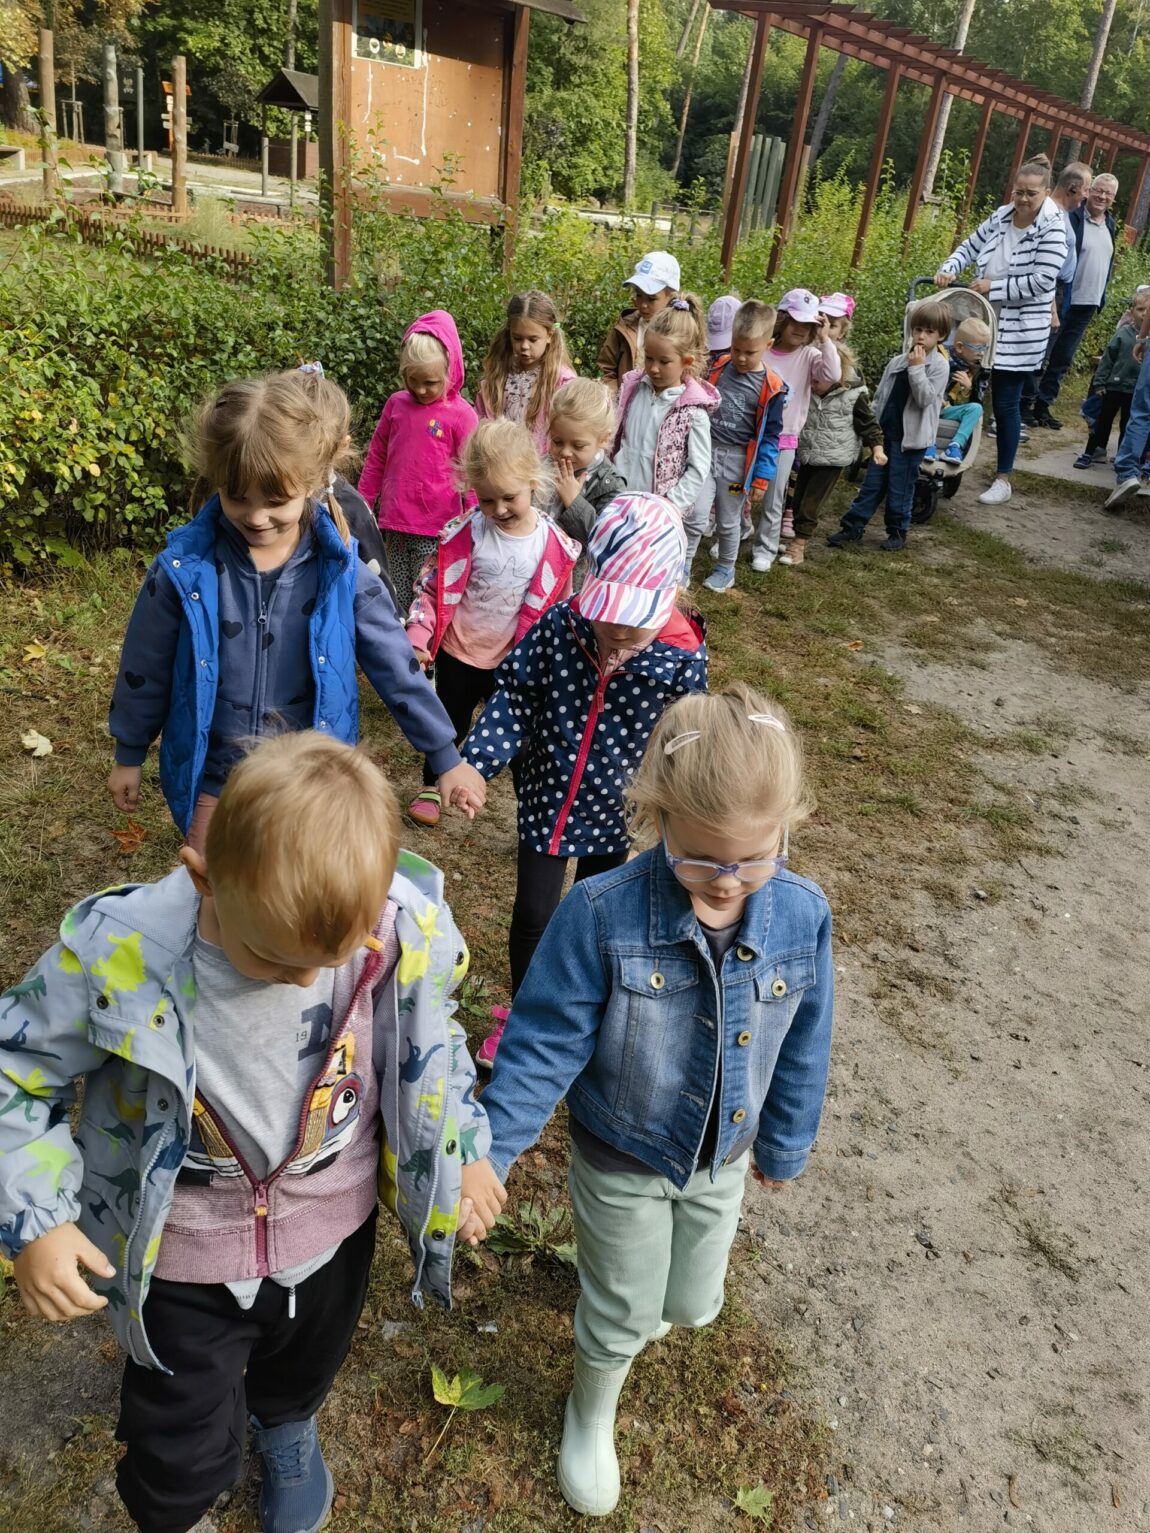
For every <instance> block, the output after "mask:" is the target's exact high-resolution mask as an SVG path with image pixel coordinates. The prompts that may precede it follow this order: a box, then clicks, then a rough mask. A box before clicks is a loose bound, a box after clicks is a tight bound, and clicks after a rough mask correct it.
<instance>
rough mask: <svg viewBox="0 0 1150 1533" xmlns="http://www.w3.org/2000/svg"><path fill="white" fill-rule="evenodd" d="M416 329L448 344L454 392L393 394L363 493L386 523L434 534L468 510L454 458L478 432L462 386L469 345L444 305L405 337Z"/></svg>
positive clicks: (393, 529) (449, 389)
mask: <svg viewBox="0 0 1150 1533" xmlns="http://www.w3.org/2000/svg"><path fill="white" fill-rule="evenodd" d="M415 331H422V332H425V333H426V334H428V335H433V336H434V337H435V338H436V340H437V341H439V342H441V343H442V345H443V347H444V348H445V350H446V352H447V392H446V393H445V394H444V396H443V398H442V399H438V400H436V402H435V403H434V404H431V405H421V404H419V403H417V401H416V400H415V399H414V398H413V397H412V395H411V394H409V393H408V391H407V390H406V389H400V390H399V391H398V392H397V393H395V394H393V395H392V396H391V398H390V399H389V400H388V401H387V403H386V404H385V405H384V407H383V414H382V415H381V416H380V418H379V425H378V426H377V427H376V428H375V435H374V436H373V437H372V439H371V446H370V447H369V448H368V451H367V460H366V462H365V463H364V465H363V472H362V473H361V474H360V476H359V493H360V494H361V495H362V496H363V497H364V499H365V500H366V501H367V503H368V505H370V506H371V507H373V508H374V507H375V505H376V502H377V501H378V502H379V509H378V516H379V525H380V526H381V527H384V528H387V529H388V530H389V531H391V532H410V533H415V534H416V535H417V536H418V537H423V538H434V537H438V535H439V533H440V531H441V530H442V528H443V526H444V524H445V523H447V522H449V521H450V520H451V519H452V517H454V516H458V515H459V513H460V512H461V511H462V509H463V498H462V496H461V495H460V493H459V486H458V484H457V483H456V475H455V462H454V460H455V459H456V458H457V457H458V455H459V451H460V448H462V446H463V444H464V442H466V440H467V438H468V437H469V436H470V435H471V433H472V432H473V431H474V430H475V421H476V415H475V411H474V410H473V409H472V407H471V405H469V404H468V402H467V400H466V399H464V398H463V396H462V395H461V394H460V392H459V390H460V389H461V388H462V386H463V347H462V346H461V345H460V343H459V331H458V330H457V329H456V328H455V321H454V320H453V319H452V317H451V315H450V314H448V313H447V311H446V310H445V309H433V310H432V311H431V313H430V314H423V315H421V316H420V318H419V319H417V320H416V321H415V323H414V324H413V325H410V326H409V327H408V329H407V331H406V332H405V333H404V337H403V338H404V340H405V341H406V340H407V337H408V336H409V335H411V334H413V333H414V332H415Z"/></svg>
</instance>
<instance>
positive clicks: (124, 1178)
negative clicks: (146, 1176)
mask: <svg viewBox="0 0 1150 1533" xmlns="http://www.w3.org/2000/svg"><path fill="white" fill-rule="evenodd" d="M88 1175H89V1176H96V1177H99V1179H100V1181H102V1182H107V1184H108V1186H109V1187H114V1188H115V1189H116V1207H117V1208H119V1207H120V1204H121V1203H122V1202H123V1201H124V1199H125V1198H134V1197H136V1196H137V1195H138V1193H139V1191H140V1173H139V1172H138V1171H137V1170H136V1169H135V1168H134V1167H133V1166H129V1167H128V1168H127V1169H126V1170H124V1171H117V1172H116V1174H115V1176H105V1175H104V1173H103V1172H102V1171H93V1170H91V1169H90V1170H89V1172H88Z"/></svg>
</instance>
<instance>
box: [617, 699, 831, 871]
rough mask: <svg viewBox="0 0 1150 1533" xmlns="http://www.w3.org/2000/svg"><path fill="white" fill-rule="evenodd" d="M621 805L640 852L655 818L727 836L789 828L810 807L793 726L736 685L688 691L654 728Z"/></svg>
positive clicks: (650, 839)
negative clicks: (672, 818)
mask: <svg viewBox="0 0 1150 1533" xmlns="http://www.w3.org/2000/svg"><path fill="white" fill-rule="evenodd" d="M755 719H760V720H761V719H773V720H774V721H775V722H774V723H773V724H771V723H761V722H755ZM684 736H690V737H691V738H688V739H683V737H684ZM678 740H681V741H682V743H681V744H678V745H676V744H675V742H676V741H678ZM669 745H670V746H674V749H671V750H668V749H667V747H668V746H669ZM624 801H625V803H626V806H627V817H628V824H629V826H630V830H631V835H632V837H633V838H634V839H635V841H636V842H638V844H639V845H642V846H650V845H653V844H654V843H655V842H656V841H657V840H658V839H659V835H660V827H659V819H660V816H662V815H668V814H674V815H680V816H682V817H683V818H684V819H688V820H695V821H697V822H698V823H699V824H700V825H706V826H707V827H708V828H709V829H711V830H717V831H730V830H734V829H735V828H736V827H738V828H740V829H743V828H746V827H747V826H748V825H751V824H764V825H795V824H797V823H798V822H799V821H800V820H804V819H806V817H807V815H809V814H810V812H811V810H812V809H813V808H814V800H813V799H812V798H811V797H810V796H809V794H808V791H807V786H806V782H805V778H804V771H803V749H802V744H801V742H800V740H799V737H798V735H797V734H796V733H795V730H794V726H793V725H792V724H791V722H790V720H789V719H788V717H787V715H786V713H785V712H784V711H783V710H782V708H780V707H779V705H778V704H777V703H774V702H771V701H770V699H769V698H767V697H765V696H764V695H763V694H762V693H761V692H756V691H754V690H753V689H752V688H751V687H748V686H747V685H746V683H745V682H741V681H737V682H732V684H731V685H730V686H729V687H728V688H727V690H726V691H725V692H710V693H705V692H693V693H689V694H688V695H687V696H686V697H681V698H679V700H678V701H677V702H674V703H672V704H671V706H670V707H669V708H668V709H667V711H666V712H665V713H664V714H663V717H662V718H661V719H660V720H659V722H658V724H656V725H655V728H654V731H653V732H652V735H651V739H650V743H649V744H648V746H647V750H646V753H645V754H644V756H643V760H642V762H641V763H640V766H639V770H638V772H636V774H635V777H634V780H633V781H632V783H631V785H630V787H629V788H627V789H626V790H625V792H624Z"/></svg>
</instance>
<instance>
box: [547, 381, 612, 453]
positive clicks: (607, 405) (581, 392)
mask: <svg viewBox="0 0 1150 1533" xmlns="http://www.w3.org/2000/svg"><path fill="white" fill-rule="evenodd" d="M560 418H562V419H563V420H569V421H579V422H580V424H582V425H584V426H586V427H587V430H588V431H589V432H590V433H591V435H592V436H593V437H594V438H595V440H596V441H597V442H602V441H605V440H606V439H607V438H608V437H610V436H611V435H612V434H613V433H614V430H615V404H614V401H613V400H612V398H611V391H610V389H609V388H608V387H607V385H606V384H605V383H600V382H599V380H598V379H597V378H572V379H571V382H570V383H565V384H564V385H563V387H562V388H561V389H560V390H559V392H558V393H557V394H556V395H555V398H554V399H553V400H552V401H551V419H550V422H549V424H550V425H551V426H552V427H554V425H555V422H556V421H557V420H559V419H560Z"/></svg>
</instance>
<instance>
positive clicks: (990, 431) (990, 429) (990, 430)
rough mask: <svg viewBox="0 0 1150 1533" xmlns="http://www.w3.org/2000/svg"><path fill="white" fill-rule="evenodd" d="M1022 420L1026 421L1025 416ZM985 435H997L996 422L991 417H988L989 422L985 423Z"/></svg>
mask: <svg viewBox="0 0 1150 1533" xmlns="http://www.w3.org/2000/svg"><path fill="white" fill-rule="evenodd" d="M1022 418H1023V420H1025V419H1026V417H1025V415H1024V416H1023V417H1022ZM986 434H987V436H997V435H998V422H997V421H996V420H995V418H994V416H993V415H992V416H991V417H990V419H989V421H987V423H986Z"/></svg>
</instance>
